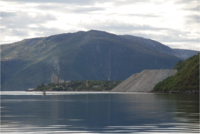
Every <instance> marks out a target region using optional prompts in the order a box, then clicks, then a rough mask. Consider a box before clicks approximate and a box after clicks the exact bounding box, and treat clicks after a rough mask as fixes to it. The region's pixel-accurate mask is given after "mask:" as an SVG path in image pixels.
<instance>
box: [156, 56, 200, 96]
mask: <svg viewBox="0 0 200 134" xmlns="http://www.w3.org/2000/svg"><path fill="white" fill-rule="evenodd" d="M199 56H200V55H199V54H197V55H195V56H193V57H190V58H189V59H187V60H185V61H180V62H178V63H177V64H176V66H175V67H174V69H177V70H178V72H177V73H176V74H175V75H174V76H171V77H169V78H167V79H165V80H163V81H162V82H160V83H158V84H157V85H156V86H155V87H154V89H153V90H154V91H164V92H187V91H192V92H193V93H198V92H199Z"/></svg>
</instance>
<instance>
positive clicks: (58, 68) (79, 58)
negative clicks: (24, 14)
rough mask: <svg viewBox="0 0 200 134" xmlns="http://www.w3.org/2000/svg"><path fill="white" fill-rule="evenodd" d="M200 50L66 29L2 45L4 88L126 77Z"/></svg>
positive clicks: (172, 63) (162, 66)
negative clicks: (55, 77)
mask: <svg viewBox="0 0 200 134" xmlns="http://www.w3.org/2000/svg"><path fill="white" fill-rule="evenodd" d="M197 53H198V51H192V50H181V49H171V48H170V47H168V46H165V45H163V44H161V43H159V42H157V41H153V40H150V39H145V38H142V37H135V36H131V35H115V34H110V33H107V32H103V31H95V30H90V31H87V32H83V31H80V32H76V33H64V34H59V35H53V36H49V37H42V38H33V39H25V40H22V41H20V42H16V43H12V44H7V45H2V46H1V90H26V89H27V88H31V87H36V86H37V85H38V84H41V83H50V82H51V75H52V73H55V74H57V75H59V77H60V78H61V79H63V80H65V81H67V80H68V81H71V80H124V79H126V78H128V77H129V76H131V75H132V74H134V73H138V72H141V71H142V70H144V69H171V68H173V67H174V66H175V64H176V63H177V62H178V61H180V60H183V59H186V58H188V57H191V56H193V55H195V54H197Z"/></svg>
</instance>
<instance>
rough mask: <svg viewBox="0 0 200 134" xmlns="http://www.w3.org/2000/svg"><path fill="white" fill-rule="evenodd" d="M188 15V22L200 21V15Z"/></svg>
mask: <svg viewBox="0 0 200 134" xmlns="http://www.w3.org/2000/svg"><path fill="white" fill-rule="evenodd" d="M186 17H187V23H199V21H200V15H188V16H186Z"/></svg>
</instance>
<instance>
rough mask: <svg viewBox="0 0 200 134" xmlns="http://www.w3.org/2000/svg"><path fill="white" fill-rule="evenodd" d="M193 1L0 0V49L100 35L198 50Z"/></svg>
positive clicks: (197, 15)
mask: <svg viewBox="0 0 200 134" xmlns="http://www.w3.org/2000/svg"><path fill="white" fill-rule="evenodd" d="M199 5H200V1H199V0H1V1H0V7H1V8H0V44H1V45H2V44H8V43H13V42H16V41H21V40H23V39H25V38H26V39H27V38H34V37H47V36H50V35H55V34H61V33H73V32H78V31H89V30H92V29H93V30H100V31H106V32H109V33H113V34H117V35H124V34H126V35H134V36H139V37H144V38H148V39H152V40H156V41H158V42H161V43H163V44H164V45H167V46H169V47H171V48H179V49H190V50H200V39H199V37H200V33H199V32H200V23H199V22H200V11H199V7H200V6H199Z"/></svg>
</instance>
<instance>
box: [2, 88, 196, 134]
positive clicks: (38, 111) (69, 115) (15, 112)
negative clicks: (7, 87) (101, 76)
mask: <svg viewBox="0 0 200 134" xmlns="http://www.w3.org/2000/svg"><path fill="white" fill-rule="evenodd" d="M1 133H2V134H12V133H13V134H22V133H23V134H55V133H59V134H60V133H61V134H65V133H72V134H76V133H77V134H80V133H84V134H88V133H93V134H100V133H107V134H112V133H113V134H115V133H136V134H137V133H138V134H163V133H170V134H172V133H173V134H178V133H179V134H182V133H187V134H189V133H199V96H198V95H181V94H151V93H106V92H105V93H103V92H47V95H46V96H42V93H41V92H22V91H18V92H16V91H15V92H12V91H10V92H5V91H2V92H1Z"/></svg>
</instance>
